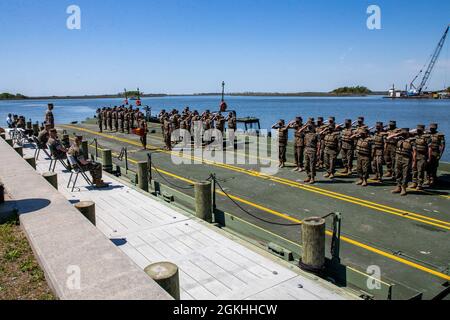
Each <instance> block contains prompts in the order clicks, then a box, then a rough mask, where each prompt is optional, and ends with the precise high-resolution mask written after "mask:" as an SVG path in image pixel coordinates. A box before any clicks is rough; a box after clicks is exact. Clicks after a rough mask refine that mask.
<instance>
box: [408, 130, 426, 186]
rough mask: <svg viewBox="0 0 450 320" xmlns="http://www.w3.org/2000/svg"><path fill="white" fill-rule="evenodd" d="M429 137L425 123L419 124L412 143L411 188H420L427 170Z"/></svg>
mask: <svg viewBox="0 0 450 320" xmlns="http://www.w3.org/2000/svg"><path fill="white" fill-rule="evenodd" d="M430 145H431V137H430V136H429V135H428V134H426V133H425V125H423V124H419V125H418V126H417V129H416V135H415V142H414V144H413V165H412V172H413V175H412V181H413V183H412V184H411V185H410V188H411V189H417V190H419V191H420V190H422V189H423V184H424V182H425V174H426V172H427V165H428V159H430V156H431V154H430Z"/></svg>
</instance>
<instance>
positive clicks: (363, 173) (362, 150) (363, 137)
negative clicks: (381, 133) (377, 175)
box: [353, 127, 373, 187]
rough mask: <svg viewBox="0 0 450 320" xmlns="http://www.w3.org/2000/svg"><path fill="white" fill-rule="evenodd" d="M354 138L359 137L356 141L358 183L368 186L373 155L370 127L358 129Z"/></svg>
mask: <svg viewBox="0 0 450 320" xmlns="http://www.w3.org/2000/svg"><path fill="white" fill-rule="evenodd" d="M353 138H356V139H358V140H357V143H356V154H357V165H356V170H357V172H358V178H359V180H358V181H357V182H356V184H357V185H360V186H363V187H367V186H368V182H367V180H368V179H369V174H370V157H371V155H372V143H373V141H372V139H371V138H370V137H369V129H368V128H367V127H361V128H359V129H358V131H357V134H356V135H354V136H353Z"/></svg>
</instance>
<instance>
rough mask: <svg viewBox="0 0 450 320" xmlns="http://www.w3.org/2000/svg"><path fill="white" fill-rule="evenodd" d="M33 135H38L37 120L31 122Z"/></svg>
mask: <svg viewBox="0 0 450 320" xmlns="http://www.w3.org/2000/svg"><path fill="white" fill-rule="evenodd" d="M33 135H34V136H35V137H37V136H38V135H39V122H36V123H33Z"/></svg>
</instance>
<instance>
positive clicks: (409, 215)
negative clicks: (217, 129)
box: [63, 125, 450, 230]
mask: <svg viewBox="0 0 450 320" xmlns="http://www.w3.org/2000/svg"><path fill="white" fill-rule="evenodd" d="M63 127H67V128H70V129H74V130H79V131H84V132H87V133H91V134H93V135H99V136H103V137H105V138H108V139H112V140H116V141H121V142H124V143H127V144H131V145H135V146H140V144H139V143H138V142H135V141H133V140H129V139H125V138H121V137H116V136H112V135H108V134H105V133H99V132H96V131H93V130H89V129H85V128H79V127H74V126H69V125H64V126H63ZM152 147H154V148H157V147H155V146H152ZM157 150H158V151H159V152H162V153H166V154H170V155H175V156H177V157H180V158H186V159H190V160H196V161H200V162H203V163H206V164H210V165H212V166H216V167H219V168H224V169H228V170H232V171H236V172H240V173H244V174H247V175H250V176H254V177H259V178H264V179H267V180H270V181H273V182H277V183H280V184H284V185H288V186H291V187H294V188H298V189H302V190H306V191H310V192H314V193H316V194H320V195H323V196H326V197H331V198H335V199H338V200H342V201H345V202H350V203H353V204H356V205H360V206H363V207H367V208H370V209H373V210H376V211H381V212H385V213H390V214H393V215H396V216H398V217H401V218H405V219H410V220H414V221H417V222H421V223H425V224H429V225H432V226H435V227H438V228H442V229H446V230H450V222H447V221H442V220H438V219H434V218H431V217H427V216H424V215H420V214H417V213H414V212H409V211H405V210H401V209H396V208H392V207H389V206H386V205H382V204H378V203H375V202H371V201H368V200H364V199H360V198H356V197H352V196H347V195H345V194H341V193H337V192H334V191H331V190H325V189H321V188H318V187H314V186H311V185H305V184H300V183H298V182H295V181H292V180H289V179H285V178H280V177H275V176H269V175H266V174H262V173H260V172H256V171H254V170H248V169H244V168H239V167H236V166H231V165H228V164H224V163H217V162H214V161H210V160H207V159H199V158H198V157H195V156H184V155H180V154H179V153H178V154H177V153H176V152H174V151H168V150H164V149H160V148H158V149H157Z"/></svg>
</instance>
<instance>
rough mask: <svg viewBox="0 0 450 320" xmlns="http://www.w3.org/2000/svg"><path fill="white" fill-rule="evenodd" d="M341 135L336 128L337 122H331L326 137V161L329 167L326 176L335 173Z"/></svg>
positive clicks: (332, 175) (331, 175) (326, 165)
mask: <svg viewBox="0 0 450 320" xmlns="http://www.w3.org/2000/svg"><path fill="white" fill-rule="evenodd" d="M339 136H340V133H339V131H337V130H335V124H330V125H329V131H328V132H327V134H326V135H325V137H324V145H325V152H324V161H325V167H326V169H327V173H326V175H325V177H326V178H328V177H330V178H332V177H334V174H335V168H336V160H337V156H338V154H339V144H340V141H339V138H340V137H339Z"/></svg>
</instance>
